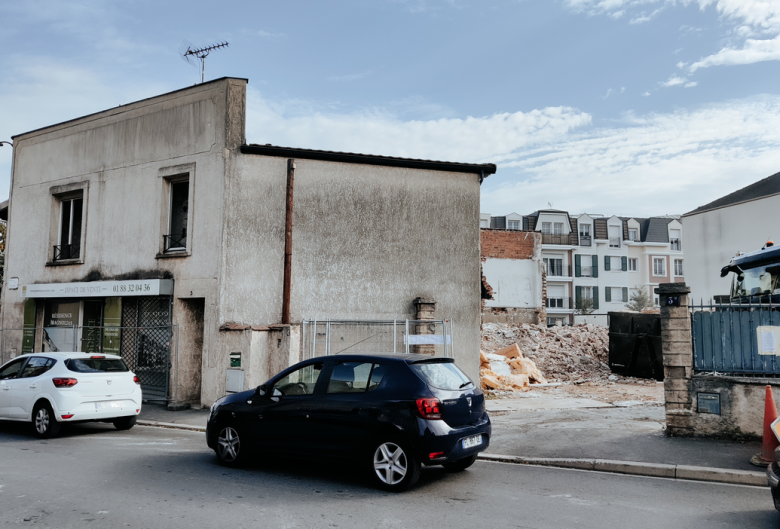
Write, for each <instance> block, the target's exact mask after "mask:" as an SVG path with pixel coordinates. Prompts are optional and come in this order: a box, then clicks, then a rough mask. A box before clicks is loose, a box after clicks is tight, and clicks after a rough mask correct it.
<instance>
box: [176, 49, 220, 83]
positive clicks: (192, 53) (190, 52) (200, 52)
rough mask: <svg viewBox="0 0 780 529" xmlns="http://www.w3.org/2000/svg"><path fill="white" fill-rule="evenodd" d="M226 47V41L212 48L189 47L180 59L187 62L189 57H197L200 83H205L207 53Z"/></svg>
mask: <svg viewBox="0 0 780 529" xmlns="http://www.w3.org/2000/svg"><path fill="white" fill-rule="evenodd" d="M227 47H228V43H227V41H225V42H222V43H220V44H214V45H213V46H206V47H205V48H197V49H192V48H191V47H190V46H187V51H185V52H184V53H182V57H183V58H184V59H186V60H187V61H188V62H189V60H190V57H197V58H198V59H200V82H201V83H203V82H205V81H206V57H208V56H209V53H211V52H212V51H213V50H218V49H220V48H227Z"/></svg>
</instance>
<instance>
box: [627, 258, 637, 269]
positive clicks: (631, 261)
mask: <svg viewBox="0 0 780 529" xmlns="http://www.w3.org/2000/svg"><path fill="white" fill-rule="evenodd" d="M636 265H637V259H636V257H629V259H628V271H629V272H636Z"/></svg>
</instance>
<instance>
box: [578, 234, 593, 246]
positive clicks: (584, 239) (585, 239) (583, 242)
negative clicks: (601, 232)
mask: <svg viewBox="0 0 780 529" xmlns="http://www.w3.org/2000/svg"><path fill="white" fill-rule="evenodd" d="M592 245H593V240H592V239H591V237H590V235H580V246H592Z"/></svg>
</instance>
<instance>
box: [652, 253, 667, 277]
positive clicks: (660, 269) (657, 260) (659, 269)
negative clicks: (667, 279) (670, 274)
mask: <svg viewBox="0 0 780 529" xmlns="http://www.w3.org/2000/svg"><path fill="white" fill-rule="evenodd" d="M653 275H654V276H661V277H662V276H665V275H666V258H664V257H653Z"/></svg>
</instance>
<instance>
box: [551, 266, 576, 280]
mask: <svg viewBox="0 0 780 529" xmlns="http://www.w3.org/2000/svg"><path fill="white" fill-rule="evenodd" d="M554 277H571V268H570V267H569V265H565V264H557V263H555V264H553V263H550V264H548V265H547V278H548V279H551V278H554Z"/></svg>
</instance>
